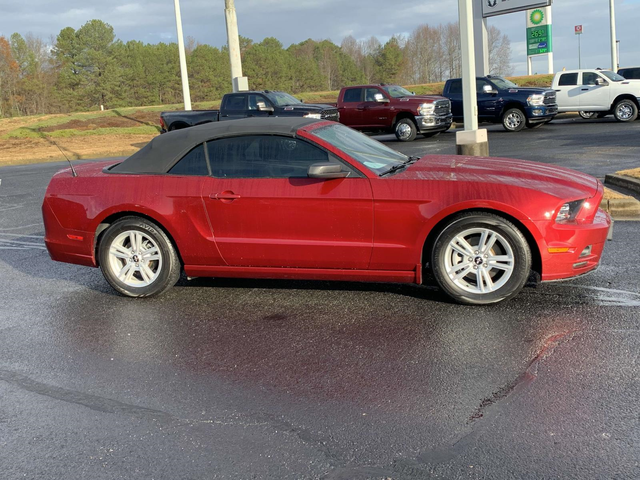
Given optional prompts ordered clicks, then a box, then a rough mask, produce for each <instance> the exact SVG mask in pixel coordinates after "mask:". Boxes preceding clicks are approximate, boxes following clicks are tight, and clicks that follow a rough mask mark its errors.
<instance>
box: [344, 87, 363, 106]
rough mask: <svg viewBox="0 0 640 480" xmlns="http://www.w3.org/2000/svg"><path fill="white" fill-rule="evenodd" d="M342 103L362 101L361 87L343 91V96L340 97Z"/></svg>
mask: <svg viewBox="0 0 640 480" xmlns="http://www.w3.org/2000/svg"><path fill="white" fill-rule="evenodd" d="M342 101H343V102H344V103H349V102H361V101H362V89H361V88H350V89H348V90H347V91H346V92H344V98H343V99H342Z"/></svg>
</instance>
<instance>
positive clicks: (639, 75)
mask: <svg viewBox="0 0 640 480" xmlns="http://www.w3.org/2000/svg"><path fill="white" fill-rule="evenodd" d="M618 75H622V76H623V77H624V78H626V79H627V80H640V67H626V68H621V69H619V70H618Z"/></svg>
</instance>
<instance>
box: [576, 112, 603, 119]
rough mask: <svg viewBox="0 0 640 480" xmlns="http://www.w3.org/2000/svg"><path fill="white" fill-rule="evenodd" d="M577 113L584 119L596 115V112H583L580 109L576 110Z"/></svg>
mask: <svg viewBox="0 0 640 480" xmlns="http://www.w3.org/2000/svg"><path fill="white" fill-rule="evenodd" d="M578 115H580V116H581V117H582V118H584V119H585V120H590V119H592V118H596V117H597V116H598V112H583V111H580V112H578Z"/></svg>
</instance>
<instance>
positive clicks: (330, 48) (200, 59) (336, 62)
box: [0, 20, 511, 117]
mask: <svg viewBox="0 0 640 480" xmlns="http://www.w3.org/2000/svg"><path fill="white" fill-rule="evenodd" d="M51 44H52V45H51ZM240 49H241V55H242V63H243V73H244V75H246V76H248V77H249V86H250V88H252V89H256V90H261V89H272V90H285V91H288V92H292V93H298V92H311V91H327V90H337V89H339V88H341V87H343V86H345V85H353V84H358V83H380V82H384V83H400V84H403V85H410V84H420V83H431V82H438V81H442V80H445V79H447V78H451V77H458V76H460V72H461V58H460V35H459V30H458V25H457V24H454V23H449V24H446V25H438V26H430V25H421V26H419V27H417V28H416V29H415V30H414V31H413V32H412V33H411V34H410V35H409V36H408V37H404V36H399V35H396V36H393V37H391V38H390V39H389V40H388V41H386V42H385V43H384V44H382V43H381V42H380V41H379V40H378V39H377V38H376V37H371V38H369V39H368V40H364V41H357V40H356V39H355V38H353V37H351V36H349V37H346V38H345V39H344V40H343V41H342V43H341V44H340V45H339V46H338V45H336V44H335V43H333V42H331V41H330V40H321V41H316V40H311V39H309V40H305V41H304V42H301V43H298V44H293V45H290V46H289V47H288V48H284V46H283V45H282V43H281V42H280V41H278V40H277V39H276V38H272V37H270V38H265V39H264V40H262V41H261V42H258V43H256V42H254V41H253V40H251V39H249V38H246V37H241V38H240ZM186 53H187V68H188V71H189V82H190V88H191V97H192V101H194V102H201V101H211V100H216V99H219V98H221V97H222V95H223V94H224V93H226V92H228V91H229V89H230V84H231V82H230V77H231V73H230V67H229V55H228V51H227V47H226V46H223V47H222V48H216V47H212V46H210V45H206V44H200V43H197V42H195V40H193V39H191V38H189V39H188V41H187V45H186ZM510 56H511V49H510V44H509V39H508V38H507V37H506V35H502V34H501V33H500V31H499V30H498V29H497V28H496V27H491V28H490V29H489V59H490V65H491V72H492V73H498V74H504V75H509V74H511V64H510ZM181 102H182V87H181V83H180V67H179V61H178V46H177V44H175V43H170V44H166V43H158V44H145V43H142V42H140V41H135V40H131V41H128V42H122V41H120V40H117V39H116V36H115V32H114V30H113V27H111V25H109V24H107V23H105V22H102V21H101V20H91V21H89V22H87V23H86V24H84V25H83V26H82V27H80V28H79V29H78V30H75V29H73V28H71V27H67V28H64V29H62V30H61V31H60V33H59V34H58V35H57V36H56V37H55V39H54V40H53V41H52V42H50V43H47V42H45V41H43V40H42V39H41V38H38V37H35V36H33V35H26V36H24V37H23V36H22V35H20V34H19V33H14V34H13V35H11V36H10V38H8V39H7V38H5V37H2V36H0V117H7V116H19V115H34V114H44V113H66V112H72V111H87V110H96V109H99V108H100V105H104V107H105V108H118V107H127V106H142V105H162V104H171V103H181Z"/></svg>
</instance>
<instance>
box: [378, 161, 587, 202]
mask: <svg viewBox="0 0 640 480" xmlns="http://www.w3.org/2000/svg"><path fill="white" fill-rule="evenodd" d="M390 178H394V179H398V180H401V179H406V180H432V181H433V180H435V181H449V182H473V183H481V184H483V185H484V186H489V185H491V184H499V185H511V186H514V187H520V188H523V189H529V190H535V191H537V192H542V193H546V194H548V195H552V196H554V197H557V198H562V199H569V200H571V199H576V200H577V199H581V198H591V197H593V196H594V195H595V194H596V193H597V190H598V180H596V179H595V178H594V177H592V176H591V175H587V174H584V173H580V172H576V171H574V170H570V169H568V168H562V167H557V166H555V165H547V164H544V163H537V162H529V161H526V160H515V159H511V158H488V157H463V156H457V155H427V156H425V157H422V158H421V159H420V160H418V161H417V162H416V163H414V164H413V165H411V166H410V167H409V168H407V169H406V170H404V171H402V172H400V173H399V174H397V175H394V176H392V177H390Z"/></svg>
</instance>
